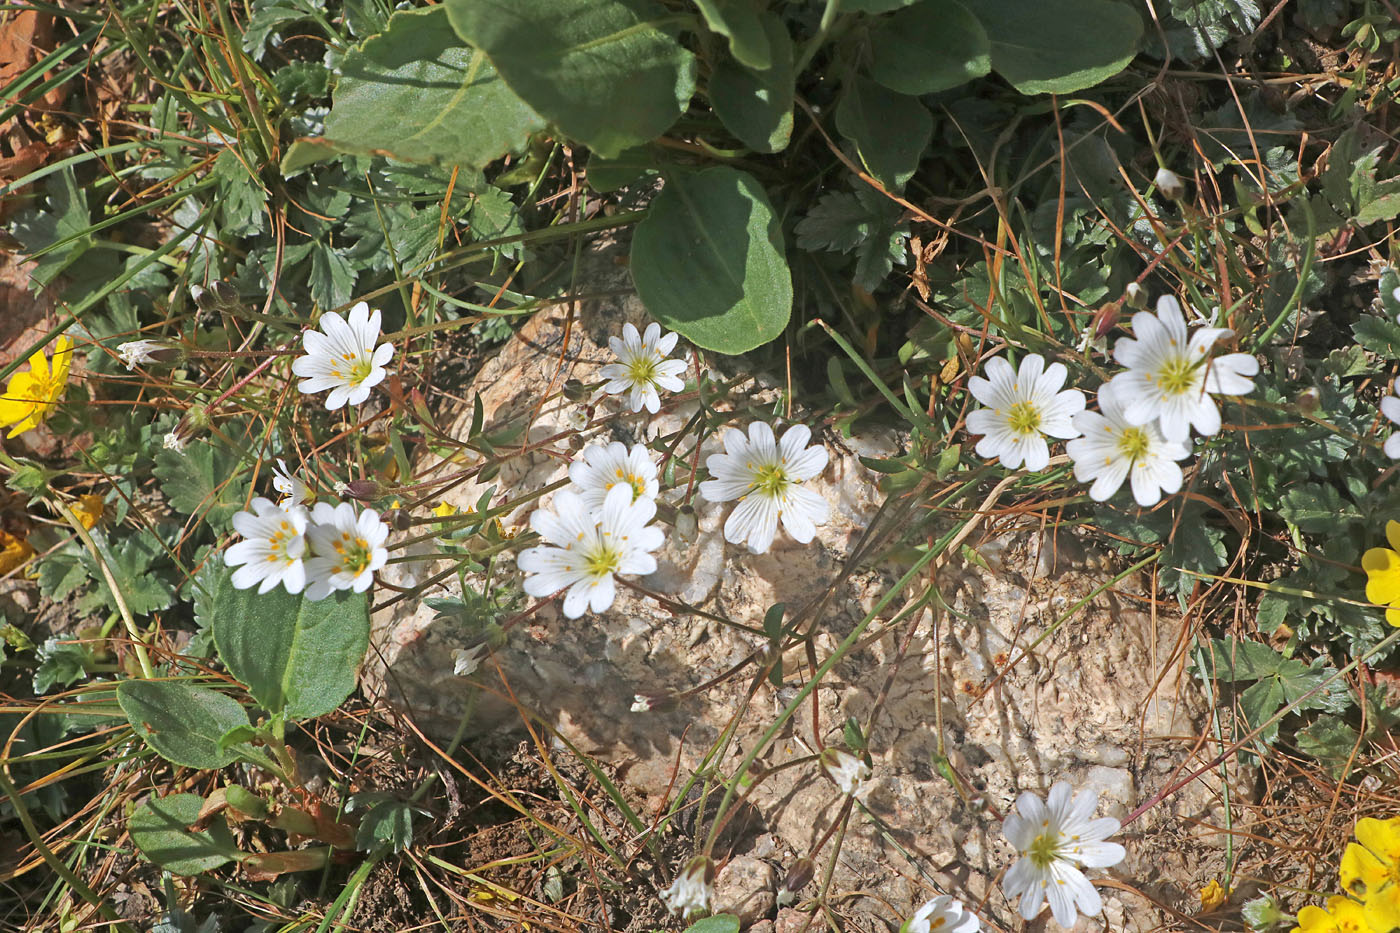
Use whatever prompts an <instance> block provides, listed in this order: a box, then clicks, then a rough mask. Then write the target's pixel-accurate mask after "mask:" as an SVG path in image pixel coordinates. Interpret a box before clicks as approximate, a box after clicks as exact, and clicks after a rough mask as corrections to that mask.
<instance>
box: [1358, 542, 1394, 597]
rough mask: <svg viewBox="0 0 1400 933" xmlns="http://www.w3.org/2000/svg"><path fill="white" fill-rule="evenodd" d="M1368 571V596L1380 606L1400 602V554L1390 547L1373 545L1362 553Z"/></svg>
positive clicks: (1363, 567) (1362, 559)
mask: <svg viewBox="0 0 1400 933" xmlns="http://www.w3.org/2000/svg"><path fill="white" fill-rule="evenodd" d="M1361 568H1362V569H1363V570H1365V571H1366V598H1367V599H1368V600H1370V601H1371V602H1373V603H1376V604H1377V605H1380V606H1388V605H1390V604H1391V603H1395V602H1400V554H1397V553H1396V552H1395V551H1392V550H1391V549H1390V548H1384V547H1373V548H1371V549H1370V550H1369V551H1367V552H1366V553H1365V554H1363V555H1361Z"/></svg>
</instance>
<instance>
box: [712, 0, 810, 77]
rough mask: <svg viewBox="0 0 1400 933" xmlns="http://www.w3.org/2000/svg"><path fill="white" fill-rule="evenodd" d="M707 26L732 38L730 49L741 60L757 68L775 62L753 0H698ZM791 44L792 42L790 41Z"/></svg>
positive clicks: (763, 69)
mask: <svg viewBox="0 0 1400 933" xmlns="http://www.w3.org/2000/svg"><path fill="white" fill-rule="evenodd" d="M695 5H696V6H698V7H699V8H700V15H701V16H703V17H705V25H707V26H709V27H710V28H711V29H713V30H714V31H715V32H717V33H719V34H720V35H722V36H724V37H725V38H727V39H728V40H729V51H730V54H732V55H733V56H734V57H735V58H737V59H738V60H739V61H740V63H742V64H744V65H747V66H748V67H750V68H753V69H754V70H756V71H767V70H768V69H769V68H770V67H771V66H772V64H773V57H772V55H773V50H772V47H771V46H769V44H768V34H767V31H766V30H765V28H764V23H763V18H764V17H763V14H762V13H761V12H760V11H759V10H758V8H757V7H756V6H755V5H754V4H753V3H752V2H751V0H695ZM789 45H791V43H789Z"/></svg>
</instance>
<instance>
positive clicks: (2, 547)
mask: <svg viewBox="0 0 1400 933" xmlns="http://www.w3.org/2000/svg"><path fill="white" fill-rule="evenodd" d="M33 556H34V548H33V547H32V546H31V545H30V543H29V542H28V541H27V540H26V539H24V538H16V537H15V536H14V535H12V534H10V533H9V532H7V531H0V574H7V573H9V572H10V571H11V570H14V569H15V568H16V567H19V566H21V565H22V564H23V563H24V562H25V561H27V560H29V558H31V557H33Z"/></svg>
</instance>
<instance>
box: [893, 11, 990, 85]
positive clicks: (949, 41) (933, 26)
mask: <svg viewBox="0 0 1400 933" xmlns="http://www.w3.org/2000/svg"><path fill="white" fill-rule="evenodd" d="M991 70H992V56H991V43H990V42H989V41H988V39H987V33H986V30H984V29H983V28H982V24H981V23H980V22H979V21H978V20H977V17H975V16H973V15H972V14H971V13H969V12H968V11H967V8H966V7H964V6H963V5H962V4H961V3H959V2H958V0H922V2H920V3H917V4H915V5H914V6H911V7H907V8H905V9H903V10H900V11H899V12H897V13H895V14H893V15H891V16H886V17H884V18H882V19H881V20H880V21H879V22H878V23H876V25H875V26H873V27H872V28H871V30H870V77H872V78H874V79H875V80H876V81H879V82H880V83H881V84H883V85H884V86H885V87H887V88H889V89H890V90H892V91H899V92H900V93H901V94H933V93H935V92H937V91H946V90H947V89H949V88H954V87H957V86H958V85H960V84H965V83H966V82H968V81H971V80H972V79H973V78H980V77H981V76H982V75H984V74H986V73H987V72H989V71H991Z"/></svg>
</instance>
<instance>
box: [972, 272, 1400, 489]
mask: <svg viewBox="0 0 1400 933" xmlns="http://www.w3.org/2000/svg"><path fill="white" fill-rule="evenodd" d="M1133 333H1134V335H1135V336H1133V337H1124V338H1122V339H1120V340H1119V341H1118V343H1117V345H1116V346H1115V347H1114V348H1113V355H1114V358H1115V359H1116V360H1117V361H1118V362H1119V363H1120V364H1122V365H1123V366H1124V367H1126V369H1125V370H1124V371H1122V372H1120V373H1118V374H1117V375H1115V376H1114V377H1113V378H1112V379H1110V380H1109V381H1108V382H1107V383H1105V384H1104V385H1102V386H1100V387H1099V393H1098V400H1099V410H1098V411H1097V412H1092V411H1086V410H1085V404H1084V394H1083V393H1082V392H1080V391H1079V390H1078V389H1063V386H1064V384H1065V377H1066V372H1065V368H1064V366H1062V365H1061V364H1059V363H1052V364H1051V365H1049V366H1046V365H1045V360H1044V358H1043V357H1041V356H1040V355H1039V354H1035V353H1032V354H1030V355H1028V356H1026V357H1024V358H1023V359H1022V360H1021V365H1020V368H1019V369H1016V370H1013V369H1012V368H1011V364H1010V363H1008V362H1007V361H1006V360H1005V359H1003V358H1001V357H996V358H993V359H992V360H989V361H988V363H987V367H986V373H987V376H986V378H983V377H981V376H973V377H972V378H971V379H969V380H968V390H969V391H970V392H971V393H972V395H973V397H974V398H976V399H977V401H979V402H981V403H982V404H983V405H984V406H986V407H985V408H980V409H978V410H976V411H974V412H972V413H970V414H969V415H968V416H967V429H968V431H970V432H971V433H973V434H980V435H983V437H982V439H981V440H980V441H978V443H977V453H978V454H979V455H980V456H983V457H987V458H989V459H991V458H999V459H1000V460H1001V463H1002V465H1003V466H1005V467H1007V468H1008V469H1013V470H1014V469H1016V468H1018V467H1020V466H1021V465H1022V464H1023V463H1024V464H1025V467H1026V469H1027V470H1032V471H1035V470H1043V469H1044V468H1045V467H1046V465H1047V464H1049V462H1050V448H1049V445H1048V444H1047V443H1046V440H1045V438H1046V437H1047V436H1049V437H1054V438H1059V439H1062V440H1067V441H1068V442H1069V443H1067V444H1066V445H1065V452H1066V453H1068V454H1069V457H1070V459H1071V460H1073V461H1074V475H1075V478H1076V479H1078V480H1079V481H1080V482H1084V483H1092V485H1091V486H1090V488H1089V496H1090V498H1092V499H1094V500H1095V501H1099V502H1102V501H1104V500H1106V499H1108V498H1109V497H1110V496H1112V495H1113V494H1114V493H1115V492H1117V491H1118V489H1119V488H1120V487H1121V486H1122V485H1123V481H1124V480H1128V481H1129V485H1130V486H1131V488H1132V491H1133V498H1134V499H1135V500H1136V501H1137V503H1138V505H1141V506H1144V507H1146V506H1151V505H1156V504H1157V502H1158V501H1160V500H1161V498H1162V494H1163V493H1166V494H1168V495H1170V494H1173V493H1176V492H1178V491H1179V490H1180V489H1181V484H1182V472H1181V467H1180V466H1179V465H1178V463H1177V461H1179V460H1184V459H1186V458H1187V457H1189V456H1190V455H1191V430H1192V429H1193V428H1194V429H1195V431H1196V433H1197V434H1200V435H1202V436H1210V435H1213V434H1217V433H1219V431H1220V426H1221V423H1220V409H1219V408H1217V407H1216V404H1215V400H1214V399H1212V398H1211V396H1212V395H1245V394H1247V393H1249V392H1250V391H1252V390H1253V388H1254V383H1253V381H1252V379H1253V377H1254V376H1255V375H1257V374H1258V372H1259V363H1258V361H1257V360H1255V358H1254V357H1252V356H1250V355H1249V354H1247V353H1227V354H1224V355H1222V356H1216V357H1212V356H1211V355H1210V351H1211V348H1212V347H1213V346H1214V345H1215V344H1216V342H1217V341H1219V340H1222V339H1224V338H1227V337H1230V336H1231V335H1232V332H1231V331H1230V330H1229V329H1228V328H1223V327H1201V328H1198V329H1197V330H1196V332H1195V333H1194V334H1192V333H1189V332H1188V330H1187V326H1186V319H1185V317H1184V315H1183V314H1182V312H1181V305H1179V304H1178V303H1177V301H1176V299H1175V298H1173V297H1171V296H1170V295H1166V296H1163V297H1162V298H1160V299H1159V300H1158V301H1157V313H1156V314H1153V313H1151V312H1148V311H1139V312H1138V313H1137V314H1134V315H1133ZM1396 411H1397V415H1400V400H1397V407H1396ZM1397 443H1400V442H1397Z"/></svg>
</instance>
